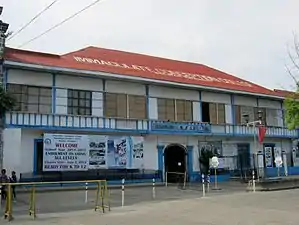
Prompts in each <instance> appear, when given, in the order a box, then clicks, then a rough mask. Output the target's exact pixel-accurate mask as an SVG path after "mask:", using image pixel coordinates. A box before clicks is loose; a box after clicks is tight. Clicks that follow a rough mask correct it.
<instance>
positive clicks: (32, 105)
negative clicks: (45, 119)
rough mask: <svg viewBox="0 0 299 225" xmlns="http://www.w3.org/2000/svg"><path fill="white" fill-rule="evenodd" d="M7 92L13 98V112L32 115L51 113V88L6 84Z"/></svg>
mask: <svg viewBox="0 0 299 225" xmlns="http://www.w3.org/2000/svg"><path fill="white" fill-rule="evenodd" d="M7 91H8V92H9V93H10V94H11V95H12V96H13V97H14V98H15V100H16V105H15V107H14V110H16V111H23V112H34V113H51V112H52V88H49V87H36V86H28V85H20V84H8V85H7Z"/></svg>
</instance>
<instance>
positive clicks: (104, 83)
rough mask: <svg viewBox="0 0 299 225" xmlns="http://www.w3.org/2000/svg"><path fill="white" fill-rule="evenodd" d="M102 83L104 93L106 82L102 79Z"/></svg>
mask: <svg viewBox="0 0 299 225" xmlns="http://www.w3.org/2000/svg"><path fill="white" fill-rule="evenodd" d="M102 83H103V91H104V92H105V91H106V80H105V79H103V80H102Z"/></svg>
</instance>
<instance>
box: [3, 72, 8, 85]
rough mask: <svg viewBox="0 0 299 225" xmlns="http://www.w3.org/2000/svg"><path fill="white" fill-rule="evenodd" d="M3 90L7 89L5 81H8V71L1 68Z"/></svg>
mask: <svg viewBox="0 0 299 225" xmlns="http://www.w3.org/2000/svg"><path fill="white" fill-rule="evenodd" d="M3 70H4V71H3V89H4V90H6V88H7V81H8V69H6V68H3Z"/></svg>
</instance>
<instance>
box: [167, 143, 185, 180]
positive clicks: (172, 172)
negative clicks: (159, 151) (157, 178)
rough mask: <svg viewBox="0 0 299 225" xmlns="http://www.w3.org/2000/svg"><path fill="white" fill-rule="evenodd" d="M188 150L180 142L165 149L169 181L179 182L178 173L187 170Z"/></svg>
mask: <svg viewBox="0 0 299 225" xmlns="http://www.w3.org/2000/svg"><path fill="white" fill-rule="evenodd" d="M186 156H187V150H186V148H185V147H184V146H182V145H180V144H170V145H168V146H166V148H165V149H164V167H165V172H169V173H168V174H167V182H177V181H178V177H179V176H178V175H179V174H180V173H185V172H186V170H187V169H186V168H187V167H186V164H187V163H186V161H187V160H186Z"/></svg>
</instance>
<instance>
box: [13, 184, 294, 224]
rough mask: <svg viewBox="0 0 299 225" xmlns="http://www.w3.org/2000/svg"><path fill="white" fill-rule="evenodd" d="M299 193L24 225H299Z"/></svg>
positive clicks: (142, 207) (53, 217) (148, 205)
mask: <svg viewBox="0 0 299 225" xmlns="http://www.w3.org/2000/svg"><path fill="white" fill-rule="evenodd" d="M298 202H299V190H297V189H296V190H288V191H277V192H256V193H244V192H242V193H240V192H239V193H230V194H224V195H214V196H211V197H207V198H193V199H181V200H173V201H162V202H157V203H154V202H145V203H139V204H135V205H130V206H126V207H124V208H120V207H119V208H115V209H114V210H113V211H111V212H109V213H106V214H102V213H95V212H92V211H91V210H88V211H79V212H71V213H64V214H46V215H45V214H44V215H40V218H39V219H37V220H36V221H32V220H30V219H28V217H26V219H24V218H19V219H18V220H16V221H14V222H13V223H14V224H22V225H34V224H39V225H50V224H51V225H64V224H68V225H97V224H104V225H114V224H121V225H132V224H142V225H152V224H155V225H165V224H171V225H182V224H184V225H282V224H283V225H297V224H298V221H299V214H298V209H299V204H298Z"/></svg>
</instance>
